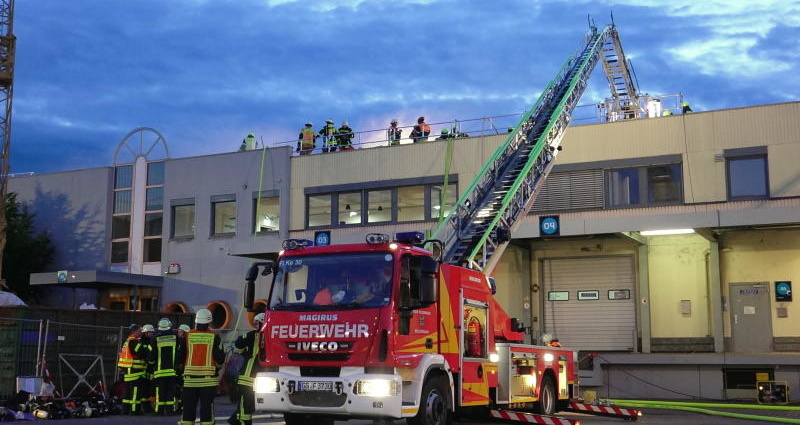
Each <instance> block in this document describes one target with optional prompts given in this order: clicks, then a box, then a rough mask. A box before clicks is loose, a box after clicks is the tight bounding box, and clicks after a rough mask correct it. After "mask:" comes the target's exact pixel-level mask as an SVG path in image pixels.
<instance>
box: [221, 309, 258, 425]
mask: <svg viewBox="0 0 800 425" xmlns="http://www.w3.org/2000/svg"><path fill="white" fill-rule="evenodd" d="M253 324H255V326H256V328H255V329H253V330H252V331H250V332H247V333H245V334H244V335H241V336H240V337H239V338H237V339H236V342H234V344H233V346H234V348H235V351H236V352H237V353H239V354H241V355H242V357H244V364H243V365H242V369H241V370H240V371H239V376H238V377H237V378H236V384H237V386H238V391H237V393H236V394H237V396H236V402H235V404H236V411H234V412H233V414H232V415H231V417H230V418H229V419H228V423H229V424H231V425H252V424H253V412H255V410H256V395H255V392H253V382H254V379H255V376H256V372H258V354H259V351H260V350H261V346H262V344H261V338H262V337H261V332H260V331H261V326H263V325H264V313H258V314H256V315H255V317H253Z"/></svg>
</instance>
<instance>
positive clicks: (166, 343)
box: [153, 317, 184, 416]
mask: <svg viewBox="0 0 800 425" xmlns="http://www.w3.org/2000/svg"><path fill="white" fill-rule="evenodd" d="M154 348H155V350H153V363H154V364H155V370H154V372H153V386H154V387H155V397H156V399H155V412H156V413H157V414H160V415H163V416H166V415H172V414H174V413H175V412H176V392H177V389H178V373H177V370H176V360H177V359H179V358H180V355H181V354H183V349H184V348H183V342H182V340H181V339H180V338H178V333H177V332H176V331H175V330H173V329H172V321H170V320H169V319H168V318H166V317H165V318H162V319H161V320H159V321H158V332H157V333H156V335H155V338H154Z"/></svg>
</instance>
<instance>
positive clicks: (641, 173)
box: [603, 162, 685, 209]
mask: <svg viewBox="0 0 800 425" xmlns="http://www.w3.org/2000/svg"><path fill="white" fill-rule="evenodd" d="M656 167H675V170H676V171H677V174H676V176H673V177H677V179H673V180H672V181H673V182H674V183H676V184H677V188H676V190H677V192H678V199H677V200H675V201H667V202H655V201H650V194H651V191H652V189H653V186H654V185H653V184H652V182H651V181H650V178H649V171H650V170H652V169H654V168H656ZM625 170H628V171H633V172H635V175H636V179H637V185H638V188H637V190H636V196H637V198H638V202H636V203H626V204H621V203H613V202H614V199H613V197H612V195H613V191H614V189H615V188H617V187H619V185H615V184H614V179H613V176H614V174H615V173H619V172H622V171H625ZM603 174H604V176H603V180H604V181H603V191H604V193H603V200H604V206H603V208H604V209H623V208H652V207H660V206H666V205H683V204H684V203H685V194H684V183H683V180H684V176H683V174H684V173H683V163H682V162H669V163H661V164H647V165H632V166H625V167H614V168H606V169H604V170H603Z"/></svg>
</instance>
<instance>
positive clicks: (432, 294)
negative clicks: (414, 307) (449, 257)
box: [419, 257, 439, 307]
mask: <svg viewBox="0 0 800 425" xmlns="http://www.w3.org/2000/svg"><path fill="white" fill-rule="evenodd" d="M420 260H421V264H420V269H421V271H422V273H421V274H420V282H419V303H420V304H421V305H422V306H423V307H427V306H429V305H431V304H434V303H436V302H437V301H438V300H439V285H437V283H438V281H437V279H436V276H437V275H438V274H439V262H438V261H436V260H434V259H433V258H430V257H420Z"/></svg>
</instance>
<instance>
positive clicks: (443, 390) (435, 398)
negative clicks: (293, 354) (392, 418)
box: [287, 376, 452, 425]
mask: <svg viewBox="0 0 800 425" xmlns="http://www.w3.org/2000/svg"><path fill="white" fill-rule="evenodd" d="M448 398H449V388H448V385H447V383H446V382H445V380H444V378H442V377H441V376H438V377H435V378H431V379H429V380H428V381H427V382H425V385H423V386H422V397H421V399H420V404H419V411H418V412H417V415H416V416H414V417H413V418H408V420H407V422H408V425H448V424H450V423H451V421H452V417H451V415H450V407H449V406H450V404H449V403H448ZM287 425H288V424H287Z"/></svg>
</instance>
